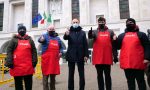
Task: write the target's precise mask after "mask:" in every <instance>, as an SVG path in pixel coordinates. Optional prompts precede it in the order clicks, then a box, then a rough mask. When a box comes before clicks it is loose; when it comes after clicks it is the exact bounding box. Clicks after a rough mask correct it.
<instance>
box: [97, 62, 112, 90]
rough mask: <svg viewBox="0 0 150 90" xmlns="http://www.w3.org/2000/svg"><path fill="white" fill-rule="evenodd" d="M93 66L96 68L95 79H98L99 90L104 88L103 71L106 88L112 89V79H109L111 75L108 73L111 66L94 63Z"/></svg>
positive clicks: (107, 89)
mask: <svg viewBox="0 0 150 90" xmlns="http://www.w3.org/2000/svg"><path fill="white" fill-rule="evenodd" d="M95 67H96V70H97V81H98V88H99V90H105V89H104V77H103V72H104V75H105V85H106V90H111V89H112V81H111V75H110V72H111V66H110V65H103V64H101V65H100V64H97V65H95Z"/></svg>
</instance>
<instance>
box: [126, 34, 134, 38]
mask: <svg viewBox="0 0 150 90" xmlns="http://www.w3.org/2000/svg"><path fill="white" fill-rule="evenodd" d="M125 37H135V34H131V35H126V36H125Z"/></svg>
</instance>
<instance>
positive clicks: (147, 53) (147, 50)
mask: <svg viewBox="0 0 150 90" xmlns="http://www.w3.org/2000/svg"><path fill="white" fill-rule="evenodd" d="M127 32H137V35H138V38H139V39H140V42H141V44H142V46H143V48H144V58H145V59H147V60H150V42H149V40H148V37H147V36H146V34H145V33H143V32H140V31H139V29H137V30H133V31H128V30H127V29H125V32H124V33H122V34H120V35H119V36H118V38H117V49H118V50H119V49H121V46H122V41H123V39H124V36H125V33H127Z"/></svg>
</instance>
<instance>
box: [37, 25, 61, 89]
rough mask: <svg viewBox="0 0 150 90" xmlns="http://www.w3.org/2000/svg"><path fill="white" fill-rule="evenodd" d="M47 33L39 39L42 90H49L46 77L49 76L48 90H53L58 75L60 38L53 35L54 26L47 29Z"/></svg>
mask: <svg viewBox="0 0 150 90" xmlns="http://www.w3.org/2000/svg"><path fill="white" fill-rule="evenodd" d="M47 31H48V32H47V33H46V34H44V35H42V36H41V37H40V38H39V42H40V43H42V62H41V68H42V74H43V90H49V86H48V77H49V76H50V81H51V82H50V90H55V77H56V75H59V74H60V65H59V59H60V56H61V54H62V49H63V48H62V45H61V42H60V38H59V37H57V35H56V33H55V29H54V26H52V25H50V26H49V27H48V30H47ZM45 47H46V48H45Z"/></svg>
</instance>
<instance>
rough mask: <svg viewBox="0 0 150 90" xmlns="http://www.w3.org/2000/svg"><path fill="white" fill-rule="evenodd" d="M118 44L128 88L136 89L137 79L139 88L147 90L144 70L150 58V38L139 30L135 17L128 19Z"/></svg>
mask: <svg viewBox="0 0 150 90" xmlns="http://www.w3.org/2000/svg"><path fill="white" fill-rule="evenodd" d="M117 45H118V49H120V67H121V68H122V69H123V70H124V72H125V76H126V79H127V84H128V90H136V87H135V80H136V81H137V84H138V88H139V90H146V83H145V79H144V70H145V68H146V63H147V62H148V60H150V51H149V40H148V37H147V36H146V34H145V33H143V32H140V31H139V28H138V27H137V25H136V21H135V20H134V19H133V18H129V19H127V21H126V29H125V32H124V33H122V34H120V35H119V36H118V39H117Z"/></svg>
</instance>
